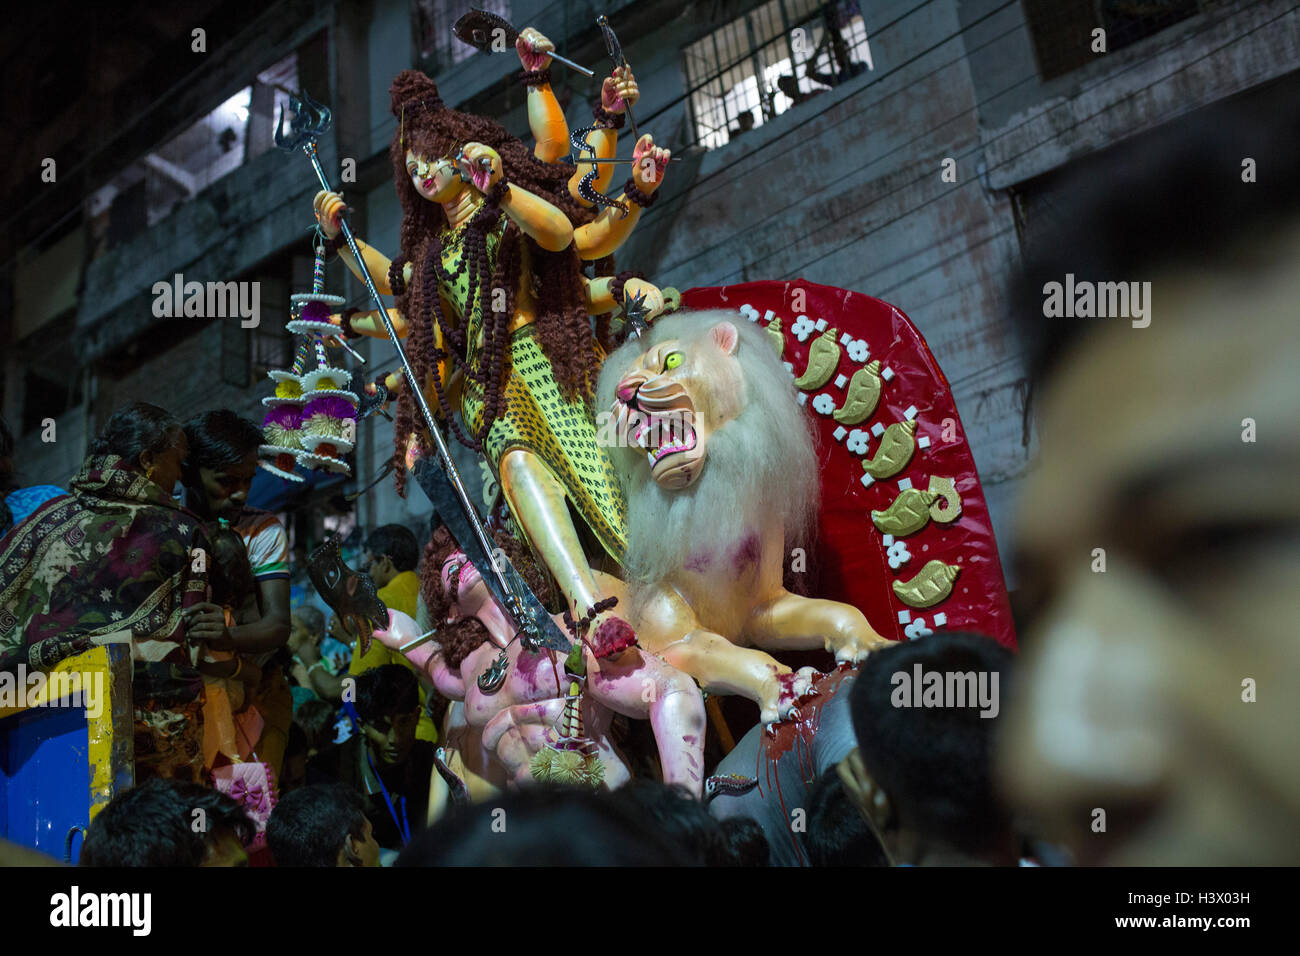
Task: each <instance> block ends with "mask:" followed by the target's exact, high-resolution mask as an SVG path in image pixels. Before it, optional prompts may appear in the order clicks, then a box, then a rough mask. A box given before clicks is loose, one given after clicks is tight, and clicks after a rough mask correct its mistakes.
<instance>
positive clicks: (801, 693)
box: [759, 667, 822, 730]
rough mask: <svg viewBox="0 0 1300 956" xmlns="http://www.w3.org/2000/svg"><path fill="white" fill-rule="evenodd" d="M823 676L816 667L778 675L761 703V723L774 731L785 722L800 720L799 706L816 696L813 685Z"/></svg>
mask: <svg viewBox="0 0 1300 956" xmlns="http://www.w3.org/2000/svg"><path fill="white" fill-rule="evenodd" d="M821 676H822V675H821V674H820V672H818V670H817V669H816V668H814V667H801V668H799V670H797V671H793V672H791V673H788V674H776V675H775V676H774V677H773V678H772V680H771V681H769V682H768V685H767V687H765V688H764V691H765V692H764V694H763V697H762V699H761V700H760V701H759V710H760V714H759V721H760V722H761V723H763V724H764V725H765V726H767V727H768V729H769V730H771V729H772V725H773V724H776V723H779V722H781V721H783V720H790V719H795V720H797V719H798V718H799V706H798V705H799V704H800V703H802V702H803V701H805V700H808V699H810V698H812V697H814V696H816V691H814V690H813V684H814V683H815V682H816V680H817V679H818V678H819V677H821Z"/></svg>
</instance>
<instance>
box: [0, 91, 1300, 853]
mask: <svg viewBox="0 0 1300 956" xmlns="http://www.w3.org/2000/svg"><path fill="white" fill-rule="evenodd" d="M1265 107H1267V108H1262V109H1261V110H1260V112H1259V114H1258V115H1254V114H1251V115H1245V114H1243V115H1241V116H1238V117H1235V118H1233V119H1230V120H1229V119H1225V118H1224V117H1223V116H1222V115H1219V116H1213V117H1207V118H1206V119H1205V121H1203V122H1197V123H1189V124H1188V125H1187V127H1186V129H1185V130H1183V131H1182V132H1181V133H1179V134H1178V135H1175V136H1173V137H1168V138H1162V139H1159V140H1157V141H1155V142H1153V143H1149V144H1145V145H1144V146H1143V147H1142V149H1141V150H1140V151H1139V152H1137V153H1136V154H1134V155H1138V156H1140V157H1141V161H1140V162H1139V161H1134V160H1133V159H1131V158H1127V157H1126V158H1122V159H1120V160H1116V158H1115V157H1103V158H1102V159H1101V160H1099V161H1098V162H1097V163H1095V164H1093V165H1092V166H1090V167H1089V168H1087V169H1085V170H1082V171H1081V172H1080V180H1079V182H1078V183H1077V184H1076V185H1075V186H1074V187H1072V188H1073V191H1072V192H1069V193H1068V195H1069V196H1070V197H1072V198H1070V200H1069V202H1068V203H1065V205H1063V206H1062V208H1063V210H1064V213H1063V215H1062V217H1061V222H1062V229H1063V230H1064V231H1063V232H1062V238H1061V239H1060V241H1059V242H1044V243H1042V244H1041V245H1040V246H1038V247H1037V252H1036V253H1035V255H1034V256H1031V257H1030V259H1029V261H1028V262H1027V264H1026V266H1025V277H1024V281H1023V282H1022V283H1021V286H1020V298H1019V299H1018V300H1016V303H1017V312H1018V314H1021V315H1023V316H1024V317H1025V319H1026V322H1025V325H1026V328H1027V341H1028V343H1029V352H1030V357H1031V363H1032V366H1033V372H1032V374H1033V395H1034V403H1035V406H1036V408H1037V410H1038V415H1039V422H1040V428H1039V435H1040V439H1041V447H1040V453H1039V456H1038V459H1037V462H1036V465H1035V468H1034V469H1033V470H1032V472H1031V473H1030V475H1029V476H1028V478H1027V480H1026V486H1025V488H1024V490H1023V494H1022V497H1023V502H1022V509H1021V512H1020V521H1019V523H1018V526H1017V537H1016V540H1015V541H1014V542H1013V543H1012V547H1013V548H1014V550H1015V551H1016V552H1017V554H1018V555H1019V556H1020V560H1019V562H1018V568H1017V571H1018V575H1019V592H1018V595H1017V599H1018V600H1017V604H1018V611H1019V613H1020V616H1021V620H1020V623H1021V635H1020V637H1021V647H1022V649H1023V653H1022V654H1020V655H1013V654H1012V653H1010V652H1009V651H1007V650H1005V649H1003V648H1000V647H999V646H998V645H996V644H995V643H994V642H993V641H991V640H989V639H987V638H984V637H981V636H979V635H973V634H957V633H951V632H945V631H942V630H941V631H937V632H935V633H933V634H929V635H927V636H923V637H920V638H918V639H916V640H912V641H907V642H902V643H900V644H898V645H895V646H892V647H889V648H887V649H884V650H881V651H878V652H876V653H874V654H872V655H871V656H870V657H868V658H867V660H866V661H865V662H864V663H863V664H861V665H860V666H859V668H858V670H857V673H856V675H855V676H853V677H850V678H846V679H845V681H844V683H843V684H842V685H841V689H840V691H839V693H838V694H837V695H836V697H835V698H834V699H833V700H832V701H830V702H825V705H824V707H823V708H822V711H821V726H820V728H819V730H818V733H817V735H816V737H815V738H814V740H813V744H814V746H812V747H811V748H810V749H809V750H807V751H806V752H803V751H801V752H800V756H799V758H797V759H795V760H793V761H790V762H788V763H786V764H784V765H783V769H782V771H781V772H782V773H785V774H786V776H787V777H788V780H787V782H785V783H783V784H782V786H781V800H780V802H779V806H777V804H778V801H776V800H772V799H770V793H771V790H770V789H769V790H768V791H767V792H768V794H769V799H768V800H767V801H766V802H765V803H761V804H757V805H756V804H754V803H753V802H752V801H753V799H754V798H753V796H752V793H751V794H749V795H742V796H733V795H729V794H727V793H725V792H724V793H722V794H721V795H716V796H714V795H712V794H709V796H712V797H713V799H712V800H708V799H705V800H701V799H698V798H696V797H695V796H693V795H689V794H685V793H682V792H681V791H678V790H676V789H674V788H673V787H671V786H667V785H664V784H660V783H657V782H655V781H654V779H653V776H652V775H644V774H642V775H637V777H636V778H635V779H634V780H633V781H632V782H631V783H628V784H626V785H625V786H622V787H619V788H617V789H613V790H609V791H596V790H592V789H590V788H587V789H581V788H578V789H565V788H557V787H551V786H547V787H542V786H534V787H525V788H520V789H507V790H504V791H502V792H501V793H499V794H497V795H495V796H493V797H491V798H489V799H486V800H480V801H477V802H472V803H468V804H466V803H461V802H458V801H450V800H448V799H447V797H446V792H445V791H446V788H447V787H448V786H449V784H448V782H447V780H446V778H445V776H444V773H443V771H444V769H445V767H444V765H443V764H442V762H441V761H440V759H439V751H438V743H439V741H438V734H439V730H440V716H441V712H440V707H441V706H442V704H443V703H445V702H443V701H441V699H440V698H439V695H438V694H437V693H436V692H435V691H434V689H432V688H431V687H428V686H424V685H423V684H422V683H421V678H420V677H418V676H417V674H416V673H415V671H414V669H413V667H412V666H411V665H410V664H409V662H408V661H406V660H405V659H404V658H403V657H402V656H401V655H400V654H397V653H395V652H393V651H392V650H390V649H388V648H386V647H384V646H383V645H382V644H380V643H378V642H376V643H374V644H372V645H371V646H370V648H369V650H368V651H367V652H366V653H365V654H362V653H361V645H360V643H359V641H358V636H357V635H354V634H349V633H348V632H347V630H346V628H345V627H344V626H343V625H342V624H341V623H339V622H337V621H333V620H328V619H327V618H326V616H325V615H323V614H321V613H319V612H318V611H317V610H315V609H314V608H312V607H310V606H307V605H303V606H301V607H299V608H297V609H295V610H293V611H291V610H290V607H289V591H288V584H287V578H288V567H287V561H288V554H289V550H288V545H287V540H286V535H285V530H284V528H283V527H282V526H281V524H280V522H279V521H278V520H277V519H276V518H275V517H274V516H272V515H267V514H264V513H261V512H257V511H255V510H253V509H250V508H247V507H246V506H245V502H246V498H247V495H248V490H249V486H250V483H251V480H252V475H253V473H254V469H255V468H256V449H257V445H258V444H259V443H260V440H261V438H260V433H259V430H258V429H257V427H256V426H255V425H254V424H253V423H251V422H248V421H246V420H244V419H242V418H240V417H239V416H238V415H235V414H233V413H231V412H228V411H215V412H209V413H207V414H205V415H201V416H198V417H196V418H194V419H191V420H190V421H187V422H183V423H182V422H178V421H175V420H174V419H173V418H172V417H171V416H170V415H168V413H167V412H166V411H164V410H163V409H161V408H158V407H156V406H153V405H145V404H135V405H131V406H129V407H127V408H124V409H122V410H120V411H119V412H117V413H116V414H115V415H113V417H112V418H111V419H110V420H109V422H108V424H107V426H106V427H105V428H104V430H103V432H102V434H101V435H100V436H99V437H98V438H97V439H96V440H95V442H94V444H93V445H92V447H91V451H90V455H89V457H88V458H87V459H86V462H85V464H84V465H83V467H82V468H81V469H80V471H79V472H78V473H77V475H76V477H74V478H73V479H72V481H71V483H70V485H69V487H68V489H67V492H66V494H64V493H62V492H61V491H59V490H58V489H56V493H55V494H54V495H53V496H52V497H49V498H48V500H44V501H43V502H39V503H37V504H35V505H32V503H31V502H32V499H33V498H40V497H42V495H41V494H40V493H35V494H24V490H23V489H22V488H20V487H19V484H18V483H17V482H15V481H14V480H13V475H14V473H15V468H14V467H13V463H12V462H11V461H9V460H7V459H8V455H9V454H10V448H11V445H10V443H9V442H8V440H7V438H6V441H5V448H4V451H5V456H4V457H5V459H6V460H4V461H0V480H3V481H4V482H5V484H4V485H3V488H4V490H5V492H6V497H5V503H6V505H7V506H8V507H7V511H8V512H10V513H11V514H6V515H3V516H0V517H4V518H5V520H7V521H12V522H13V526H12V528H10V529H9V530H8V533H7V534H6V535H5V536H4V537H3V538H2V539H0V605H2V606H3V608H4V609H5V611H6V613H7V614H8V615H9V616H10V618H11V619H12V621H13V624H12V626H10V627H9V629H8V630H7V631H5V632H4V633H3V634H0V669H7V668H11V667H12V666H14V665H15V664H16V663H19V662H22V663H27V664H37V665H41V666H48V665H50V664H51V663H54V662H57V661H58V660H60V659H62V658H63V657H66V656H68V655H70V654H74V653H77V652H79V651H81V650H84V649H86V648H90V647H93V646H94V645H95V644H96V643H97V642H98V641H101V640H103V639H104V638H106V637H109V636H111V635H113V634H115V633H121V632H123V631H128V632H129V633H130V635H131V638H132V642H133V650H134V654H133V656H134V658H135V661H136V664H135V679H134V681H133V692H134V698H135V709H136V729H137V733H136V780H137V784H136V786H135V787H133V788H131V789H129V790H125V791H123V792H121V793H119V794H118V795H117V796H116V797H115V799H114V800H113V801H112V802H111V803H110V804H109V805H108V806H107V807H105V808H104V809H103V810H102V811H101V812H100V813H99V814H98V815H97V816H96V818H95V820H94V822H93V823H92V825H91V826H90V828H89V832H88V834H87V836H86V840H85V844H84V847H83V849H82V852H81V863H82V864H83V865H95V866H98V865H121V864H141V865H145V864H154V865H164V864H165V865H208V866H219V865H241V864H248V863H249V862H250V859H251V860H252V861H254V862H258V861H259V860H260V861H262V862H265V861H268V860H274V861H275V862H276V863H277V864H278V865H309V866H369V865H375V864H376V863H380V862H395V863H396V865H401V866H406V865H412V866H423V865H460V864H500V865H509V864H515V865H549V864H563V865H584V864H595V865H726V866H758V865H764V864H768V863H778V862H788V861H792V860H794V859H796V858H797V859H799V860H802V861H803V862H808V863H811V864H812V865H814V866H836V865H865V866H870V865H896V866H898V865H921V866H925V865H952V864H958V865H963V864H964V865H969V864H990V865H1006V866H1011V865H1016V864H1024V863H1038V864H1043V865H1050V864H1055V863H1062V862H1071V861H1072V862H1076V863H1094V862H1109V863H1121V864H1147V865H1149V864H1166V865H1168V864H1197V865H1207V864H1237V865H1240V864H1261V863H1263V864H1279V863H1285V864H1294V863H1295V862H1296V860H1297V858H1296V844H1295V841H1294V822H1295V819H1296V818H1297V816H1300V779H1298V778H1297V774H1296V767H1297V764H1296V762H1295V760H1294V758H1293V756H1291V753H1292V751H1293V745H1291V744H1289V743H1288V741H1289V740H1290V736H1289V735H1290V734H1291V733H1292V729H1293V728H1294V727H1295V726H1296V724H1297V720H1300V715H1298V713H1297V708H1298V707H1300V694H1297V693H1296V692H1295V691H1296V689H1297V687H1300V657H1298V656H1297V647H1298V646H1300V645H1297V643H1296V641H1295V639H1294V634H1293V630H1294V628H1293V614H1292V613H1291V604H1293V600H1288V598H1289V595H1292V594H1294V581H1295V579H1296V575H1297V570H1298V569H1300V559H1298V558H1297V555H1298V554H1300V549H1298V548H1297V546H1296V537H1295V510H1296V504H1295V503H1296V500H1297V499H1296V496H1295V495H1294V494H1291V493H1290V491H1289V489H1290V487H1291V485H1292V484H1293V483H1294V478H1295V474H1296V473H1297V470H1298V469H1300V432H1298V431H1297V430H1296V428H1295V422H1296V420H1297V418H1298V417H1300V388H1297V385H1296V376H1295V368H1296V367H1297V366H1298V365H1300V355H1297V349H1298V348H1300V337H1297V336H1296V335H1295V302H1296V301H1297V298H1298V297H1300V283H1298V282H1297V274H1298V273H1297V271H1296V270H1295V266H1294V264H1295V261H1296V257H1297V255H1298V254H1300V185H1298V184H1300V179H1297V178H1296V177H1294V176H1292V175H1290V166H1289V165H1288V158H1290V160H1292V161H1293V159H1294V157H1295V156H1300V114H1297V112H1296V109H1295V103H1294V102H1290V103H1286V102H1281V103H1279V102H1272V103H1271V104H1270V103H1265ZM1247 143H1249V144H1250V146H1249V148H1250V149H1251V150H1252V153H1253V161H1256V160H1257V161H1258V169H1259V177H1260V178H1259V181H1258V182H1256V180H1255V179H1253V178H1245V177H1243V176H1241V175H1240V170H1241V157H1240V155H1239V153H1240V152H1241V150H1242V149H1243V148H1246V147H1245V146H1244V145H1243V144H1247ZM1291 165H1293V162H1291ZM1187 197H1194V201H1191V202H1189V201H1187ZM1067 272H1078V273H1079V274H1081V275H1089V276H1095V277H1113V278H1123V277H1146V276H1150V277H1152V284H1153V286H1154V287H1155V289H1157V290H1158V292H1157V295H1158V296H1159V298H1158V300H1157V301H1158V302H1159V303H1160V305H1159V306H1158V309H1159V311H1158V312H1157V313H1156V314H1155V317H1154V318H1153V320H1152V321H1151V322H1150V323H1149V327H1142V328H1137V327H1136V326H1132V325H1130V323H1128V322H1126V321H1118V320H1103V322H1102V323H1091V324H1090V323H1084V322H1071V323H1065V322H1061V321H1056V322H1044V321H1043V318H1042V315H1041V312H1042V296H1043V288H1044V283H1045V282H1049V281H1053V280H1058V279H1059V278H1060V277H1061V276H1063V275H1065V274H1066V273H1067ZM1105 321H1109V323H1110V324H1104V322H1105ZM1225 321H1230V322H1231V332H1230V334H1225V332H1224V328H1225V326H1224V323H1225ZM1208 343H1215V344H1214V346H1213V347H1210V346H1209V345H1208ZM1239 423H1240V424H1239ZM28 490H30V489H28ZM365 549H366V554H365V558H364V561H363V565H364V570H365V571H366V573H367V574H369V575H370V577H371V578H372V579H373V581H374V583H375V585H376V586H377V588H378V589H379V593H380V595H381V597H382V599H383V600H384V602H385V603H386V604H387V605H388V606H389V607H393V608H397V609H401V610H404V611H406V612H407V613H410V614H412V616H417V614H418V610H419V609H418V604H419V603H420V600H421V598H420V589H419V585H418V576H417V574H416V572H417V570H418V567H419V562H420V548H419V542H418V540H417V539H416V537H415V535H414V534H413V533H412V532H411V531H409V530H408V529H403V528H399V527H393V526H388V527H384V528H378V529H375V530H374V531H373V532H372V533H371V534H370V535H369V536H368V537H367V538H366V540H365ZM199 553H201V554H203V555H205V556H206V561H205V562H200V561H196V560H195V555H196V554H199ZM73 569H75V573H73ZM921 672H938V673H941V674H945V675H946V674H952V673H962V674H967V673H976V674H980V675H983V676H984V677H986V678H990V684H992V686H995V687H997V688H999V695H1000V699H999V700H998V702H997V705H996V706H994V707H985V708H984V709H983V712H981V710H979V709H975V708H972V707H959V706H907V705H906V704H905V703H901V702H900V701H899V699H898V697H897V694H898V677H899V675H900V674H911V673H921ZM994 677H996V678H997V680H996V682H994V681H992V680H991V678H994ZM349 678H351V681H349ZM349 688H354V689H355V694H349V693H345V692H346V691H347V690H348V689H349ZM761 733H762V728H756V729H755V731H752V732H751V734H752V735H756V739H758V740H759V743H758V744H756V745H755V744H752V741H751V744H750V746H755V747H759V748H761V747H762V742H761ZM746 746H747V744H746V743H745V741H743V740H742V741H741V743H740V744H738V745H737V747H736V749H735V751H733V755H734V756H733V755H728V757H727V759H724V760H723V761H722V764H721V766H720V767H719V768H717V769H720V770H723V771H725V770H727V769H728V760H731V761H732V765H733V766H736V767H740V766H747V767H748V768H749V772H750V773H751V774H752V772H753V771H752V768H753V767H754V766H755V765H756V754H757V753H758V751H757V750H753V749H751V750H748V751H747V750H745V749H744V748H745V747H746ZM263 766H264V767H266V768H268V769H269V773H268V774H267V775H266V781H267V785H268V786H270V787H272V788H273V789H274V790H275V796H276V802H275V805H274V808H273V809H270V808H269V807H268V808H266V813H265V814H264V817H265V818H264V819H262V818H259V817H258V809H257V808H256V807H253V808H251V812H250V806H249V804H248V802H247V800H245V802H244V803H242V804H241V803H239V802H237V801H236V800H234V799H233V798H232V797H231V796H230V795H229V793H230V792H232V791H233V790H234V789H235V788H232V787H230V786H229V785H228V781H229V779H230V778H231V772H230V769H229V768H232V767H234V768H240V767H244V768H249V767H255V768H256V767H263ZM779 775H780V773H778V776H779ZM223 781H226V783H225V784H223ZM244 782H245V784H246V785H245V786H243V787H242V788H239V790H240V792H241V793H244V794H245V795H246V794H247V793H248V792H249V790H250V788H251V783H250V781H249V780H245V781H244ZM768 784H769V787H770V784H771V781H770V780H769V781H768ZM223 789H224V790H226V792H225V793H223V792H222V790H223ZM724 789H725V788H724ZM745 800H748V801H750V802H743V801H745ZM737 807H739V808H741V812H737V810H736V808H737ZM196 811H202V812H203V813H202V815H203V818H204V819H205V821H206V822H205V825H204V826H203V827H201V828H196V827H193V826H192V825H191V824H192V821H193V819H194V817H195V813H196ZM262 834H264V836H262ZM1042 837H1048V840H1049V842H1044V840H1043V839H1042Z"/></svg>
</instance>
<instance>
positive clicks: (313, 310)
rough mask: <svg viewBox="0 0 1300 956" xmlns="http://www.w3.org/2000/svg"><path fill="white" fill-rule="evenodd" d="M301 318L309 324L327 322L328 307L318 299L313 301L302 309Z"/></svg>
mask: <svg viewBox="0 0 1300 956" xmlns="http://www.w3.org/2000/svg"><path fill="white" fill-rule="evenodd" d="M302 317H303V318H304V319H306V320H307V321H309V322H328V321H329V320H330V307H329V306H328V305H326V304H325V303H324V302H321V301H320V300H318V299H313V300H312V301H310V302H308V303H307V304H306V305H304V306H303V307H302Z"/></svg>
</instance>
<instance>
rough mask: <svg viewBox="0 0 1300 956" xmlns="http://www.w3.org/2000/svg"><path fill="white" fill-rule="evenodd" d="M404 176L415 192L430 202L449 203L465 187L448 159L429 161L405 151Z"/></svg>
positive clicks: (453, 164)
mask: <svg viewBox="0 0 1300 956" xmlns="http://www.w3.org/2000/svg"><path fill="white" fill-rule="evenodd" d="M406 175H408V176H410V177H411V185H413V186H414V187H415V191H416V192H417V193H419V194H420V195H421V196H423V197H424V198H425V199H427V200H429V201H430V202H450V201H451V200H453V199H455V198H456V196H457V195H459V194H460V191H461V190H462V189H463V188H464V187H465V184H464V182H462V181H461V178H460V174H459V172H457V170H456V165H455V163H453V162H452V161H451V159H449V158H448V157H445V156H444V157H443V158H441V159H434V160H430V159H428V158H426V157H424V156H418V155H416V153H415V152H413V151H412V150H409V149H408V150H407V151H406Z"/></svg>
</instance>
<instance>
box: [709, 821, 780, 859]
mask: <svg viewBox="0 0 1300 956" xmlns="http://www.w3.org/2000/svg"><path fill="white" fill-rule="evenodd" d="M718 826H719V829H721V831H722V840H723V843H725V844H726V848H727V857H728V861H729V862H730V864H731V865H732V866H746V867H748V866H771V865H772V845H771V844H770V843H768V842H767V834H766V833H764V832H763V827H762V825H761V824H760V823H759V822H758V821H757V820H755V819H754V818H753V817H727V818H726V819H724V820H719V821H718Z"/></svg>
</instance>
